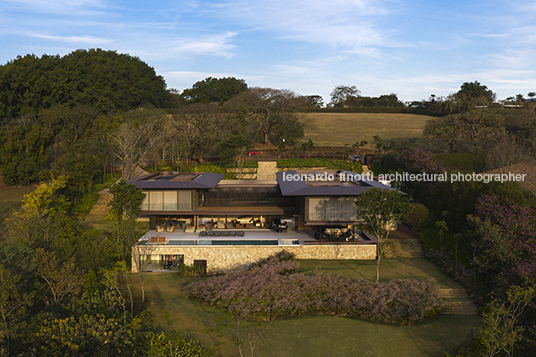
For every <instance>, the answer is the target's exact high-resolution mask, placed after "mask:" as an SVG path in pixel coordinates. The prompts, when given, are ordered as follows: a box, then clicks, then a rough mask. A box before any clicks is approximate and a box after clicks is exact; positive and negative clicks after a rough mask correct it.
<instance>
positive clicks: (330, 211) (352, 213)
mask: <svg viewBox="0 0 536 357" xmlns="http://www.w3.org/2000/svg"><path fill="white" fill-rule="evenodd" d="M308 201H309V209H308V212H307V213H308V220H309V221H325V222H348V221H357V220H358V219H359V215H358V214H357V207H356V205H355V204H354V201H355V198H353V197H309V200H308Z"/></svg>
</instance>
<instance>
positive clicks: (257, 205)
mask: <svg viewBox="0 0 536 357" xmlns="http://www.w3.org/2000/svg"><path fill="white" fill-rule="evenodd" d="M223 177H224V175H222V174H215V173H190V172H188V173H162V174H150V175H146V176H143V177H140V178H138V179H135V180H132V181H129V183H132V184H135V185H136V186H137V187H138V188H141V189H142V190H143V192H144V193H145V194H146V197H145V200H144V202H143V204H142V207H141V209H142V210H141V214H142V215H144V216H147V217H149V222H150V231H149V232H148V233H147V234H146V235H145V236H143V237H142V238H141V239H140V241H139V242H138V244H136V245H135V246H134V248H133V259H138V261H136V262H134V260H133V263H136V264H133V270H134V271H136V270H137V269H143V268H144V267H146V266H149V265H152V266H153V268H150V269H153V270H154V266H156V267H157V268H158V269H161V268H164V267H169V268H174V267H177V266H178V265H180V264H182V263H185V264H189V265H192V264H195V265H200V266H202V267H204V269H207V270H208V271H215V270H222V269H230V268H232V267H235V266H237V265H241V264H246V263H248V262H252V261H255V260H258V259H260V258H263V257H266V256H268V255H270V254H273V253H275V252H277V251H279V250H282V249H286V250H289V251H293V252H294V253H295V254H296V256H297V257H298V258H303V259H375V254H376V238H375V237H374V236H371V235H369V234H367V233H363V232H356V231H355V230H354V225H355V224H357V223H359V222H360V217H359V213H358V210H357V207H356V206H355V205H354V200H355V198H356V197H357V196H358V195H360V194H361V193H362V192H365V191H366V190H368V189H371V188H374V187H379V188H383V189H388V190H391V189H392V188H390V187H387V186H384V185H382V184H381V183H378V182H376V181H373V180H372V179H371V178H370V177H365V176H363V175H358V174H355V173H353V172H348V171H333V170H331V171H330V170H327V171H294V170H293V171H286V172H279V173H277V179H276V180H223ZM135 250H136V252H135ZM134 253H135V254H134ZM136 257H138V258H136Z"/></svg>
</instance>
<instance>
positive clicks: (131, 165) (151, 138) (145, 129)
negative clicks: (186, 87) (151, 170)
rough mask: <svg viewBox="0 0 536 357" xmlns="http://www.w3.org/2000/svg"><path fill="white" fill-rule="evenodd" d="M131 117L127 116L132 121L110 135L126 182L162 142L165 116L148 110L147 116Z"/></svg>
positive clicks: (136, 114) (136, 115)
mask: <svg viewBox="0 0 536 357" xmlns="http://www.w3.org/2000/svg"><path fill="white" fill-rule="evenodd" d="M138 111H139V110H138ZM131 116H133V118H128V116H127V119H130V120H129V121H127V122H125V123H123V124H121V126H120V127H119V129H117V130H116V131H115V132H114V133H112V134H110V139H111V141H112V142H113V143H114V144H115V147H116V149H115V156H116V157H117V158H118V159H119V160H121V164H122V171H121V174H122V177H123V179H125V180H129V179H130V178H131V177H132V173H133V172H134V170H135V169H136V166H137V165H138V164H140V163H143V161H144V160H145V159H146V158H147V155H148V154H149V153H150V152H151V150H154V148H155V146H156V144H157V143H158V142H159V141H160V135H161V133H162V127H161V125H162V119H163V117H164V114H163V112H161V111H149V110H148V111H147V112H146V114H145V113H142V112H140V113H135V115H133V114H131Z"/></svg>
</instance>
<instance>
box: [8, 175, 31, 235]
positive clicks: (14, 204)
mask: <svg viewBox="0 0 536 357" xmlns="http://www.w3.org/2000/svg"><path fill="white" fill-rule="evenodd" d="M0 182H1V181H0ZM35 187H36V186H20V187H19V186H3V185H2V184H1V183H0V225H1V224H2V223H3V221H4V219H5V218H7V217H8V216H9V215H10V214H11V213H13V211H16V210H18V209H20V207H21V205H22V199H23V198H24V196H25V195H27V194H29V193H30V192H32V191H33V190H34V189H35Z"/></svg>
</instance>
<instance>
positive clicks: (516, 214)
mask: <svg viewBox="0 0 536 357" xmlns="http://www.w3.org/2000/svg"><path fill="white" fill-rule="evenodd" d="M469 221H470V222H471V223H472V224H473V226H474V228H475V230H476V232H477V237H478V238H477V241H476V242H475V244H476V245H477V248H478V249H479V250H480V253H483V254H484V255H485V257H484V258H487V259H486V260H488V261H489V260H490V258H492V259H496V260H499V261H502V262H504V263H505V265H506V266H505V268H506V269H507V270H506V273H507V274H513V278H515V279H516V280H521V281H520V282H521V283H528V284H531V285H532V284H536V213H535V212H534V210H533V209H532V208H530V207H526V206H522V205H519V204H518V203H516V202H513V201H511V200H509V199H507V198H505V199H502V200H501V199H499V198H498V197H496V196H489V195H485V196H482V197H481V198H480V199H478V202H477V204H476V206H475V214H474V216H470V217H469ZM486 231H487V233H486ZM479 233H480V234H479ZM493 236H494V237H495V239H491V240H490V237H493ZM486 256H487V257H486ZM481 261H483V260H482V259H481ZM507 280H510V279H507Z"/></svg>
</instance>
